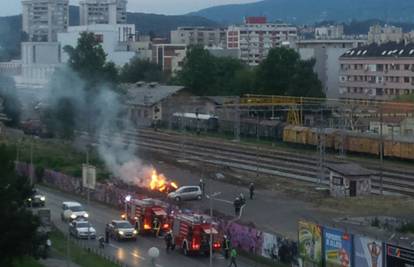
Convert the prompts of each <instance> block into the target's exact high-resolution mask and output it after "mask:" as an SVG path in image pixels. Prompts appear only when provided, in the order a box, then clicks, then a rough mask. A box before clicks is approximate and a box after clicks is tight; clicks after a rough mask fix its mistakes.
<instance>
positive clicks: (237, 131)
mask: <svg viewBox="0 0 414 267" xmlns="http://www.w3.org/2000/svg"><path fill="white" fill-rule="evenodd" d="M236 101H237V104H236V108H235V112H234V113H235V116H236V120H235V121H236V125H235V129H234V135H235V139H236V141H238V142H239V141H240V97H237V100H236Z"/></svg>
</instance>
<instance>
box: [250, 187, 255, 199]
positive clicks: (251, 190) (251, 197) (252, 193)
mask: <svg viewBox="0 0 414 267" xmlns="http://www.w3.org/2000/svg"><path fill="white" fill-rule="evenodd" d="M249 192H250V199H253V196H254V183H250V185H249Z"/></svg>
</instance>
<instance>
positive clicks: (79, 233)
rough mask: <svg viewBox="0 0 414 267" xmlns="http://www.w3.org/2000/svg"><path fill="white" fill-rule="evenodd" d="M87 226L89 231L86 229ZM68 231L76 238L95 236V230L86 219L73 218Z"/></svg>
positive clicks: (92, 237)
mask: <svg viewBox="0 0 414 267" xmlns="http://www.w3.org/2000/svg"><path fill="white" fill-rule="evenodd" d="M88 227H89V231H88ZM69 233H70V234H71V235H73V236H75V237H76V238H88V235H89V238H91V239H94V238H96V230H95V228H93V227H92V225H91V224H90V223H89V222H88V221H84V220H79V221H77V220H74V221H72V222H71V223H70V224H69Z"/></svg>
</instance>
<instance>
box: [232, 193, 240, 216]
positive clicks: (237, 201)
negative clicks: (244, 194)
mask: <svg viewBox="0 0 414 267" xmlns="http://www.w3.org/2000/svg"><path fill="white" fill-rule="evenodd" d="M233 205H234V213H235V216H238V215H239V213H240V208H241V202H240V198H239V197H236V199H235V200H234V202H233Z"/></svg>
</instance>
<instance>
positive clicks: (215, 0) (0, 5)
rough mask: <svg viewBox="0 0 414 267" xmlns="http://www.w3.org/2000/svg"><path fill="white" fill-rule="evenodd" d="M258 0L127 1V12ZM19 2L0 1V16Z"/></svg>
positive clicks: (16, 8)
mask: <svg viewBox="0 0 414 267" xmlns="http://www.w3.org/2000/svg"><path fill="white" fill-rule="evenodd" d="M257 1H258V0H129V1H128V11H136V12H145V13H158V14H185V13H188V12H191V11H197V10H199V9H202V8H206V7H210V6H216V5H224V4H236V3H248V2H257ZM20 2H21V1H20V0H0V16H9V15H15V14H18V13H21V4H20ZM78 2H79V0H69V3H70V4H71V5H77V4H78Z"/></svg>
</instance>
